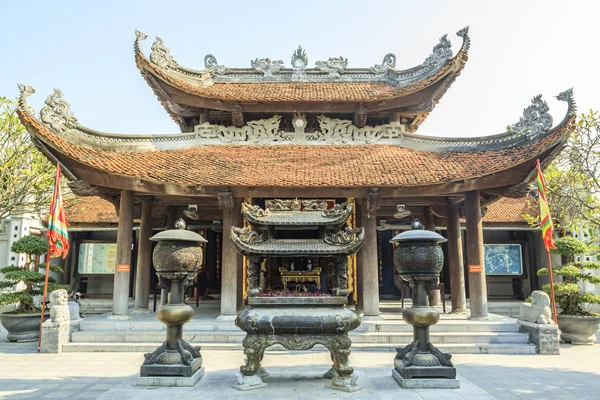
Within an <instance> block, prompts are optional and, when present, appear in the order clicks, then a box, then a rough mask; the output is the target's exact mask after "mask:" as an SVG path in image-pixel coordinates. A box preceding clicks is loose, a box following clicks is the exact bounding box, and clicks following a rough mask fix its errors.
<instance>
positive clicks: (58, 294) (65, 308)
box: [49, 289, 71, 323]
mask: <svg viewBox="0 0 600 400" xmlns="http://www.w3.org/2000/svg"><path fill="white" fill-rule="evenodd" d="M68 303H69V294H68V293H67V291H66V290H65V289H58V290H55V291H53V292H52V293H50V320H49V321H50V322H54V323H60V322H69V320H70V319H71V313H70V312H69V304H68Z"/></svg>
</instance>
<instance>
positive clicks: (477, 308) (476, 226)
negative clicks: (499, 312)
mask: <svg viewBox="0 0 600 400" xmlns="http://www.w3.org/2000/svg"><path fill="white" fill-rule="evenodd" d="M465 209H466V214H467V215H466V216H467V260H468V261H469V302H470V305H471V318H483V317H486V316H487V314H488V311H487V287H486V282H485V268H484V265H483V262H484V260H483V228H482V225H481V203H480V199H479V191H478V190H474V191H471V192H467V193H466V194H465Z"/></svg>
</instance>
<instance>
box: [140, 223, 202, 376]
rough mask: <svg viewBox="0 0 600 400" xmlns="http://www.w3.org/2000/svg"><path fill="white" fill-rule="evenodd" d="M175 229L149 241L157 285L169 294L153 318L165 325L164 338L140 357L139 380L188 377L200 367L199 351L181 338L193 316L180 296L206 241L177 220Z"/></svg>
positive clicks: (198, 263) (195, 270) (199, 261)
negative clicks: (159, 344) (159, 377)
mask: <svg viewBox="0 0 600 400" xmlns="http://www.w3.org/2000/svg"><path fill="white" fill-rule="evenodd" d="M175 226H176V227H177V228H178V229H170V230H166V231H163V232H160V233H158V234H156V235H154V236H153V237H151V238H150V240H151V241H154V242H158V244H157V245H156V247H155V248H154V252H153V254H152V262H153V264H154V268H155V269H156V275H157V276H158V279H159V282H160V285H161V286H162V287H163V288H166V289H167V290H168V291H169V296H168V301H167V304H165V305H163V306H160V307H159V308H158V310H157V312H156V317H157V318H158V319H159V320H160V321H161V322H163V323H164V324H165V325H167V335H166V336H167V337H166V341H165V342H164V343H163V344H162V345H161V346H159V347H158V348H157V349H156V350H155V351H154V352H153V353H148V354H145V355H144V357H145V360H144V363H143V364H142V367H141V368H140V376H141V377H148V376H169V377H173V376H181V377H191V376H192V375H194V374H195V373H196V372H197V371H198V370H199V369H200V368H201V367H202V356H201V355H200V348H199V347H193V346H192V345H190V344H189V343H187V342H186V341H185V340H183V339H182V336H183V325H184V324H185V323H186V322H189V321H190V320H191V319H192V318H193V316H194V310H193V309H192V307H190V306H188V305H187V304H185V303H184V298H183V295H184V292H185V289H186V287H187V286H189V285H190V284H191V283H193V281H194V278H195V277H196V275H197V274H198V272H199V271H200V269H201V268H202V247H201V244H202V243H206V240H205V239H204V238H203V237H202V236H201V235H199V234H197V233H195V232H192V231H188V230H185V223H184V222H183V220H181V219H180V220H178V221H177V223H176V225H175ZM196 375H198V374H196Z"/></svg>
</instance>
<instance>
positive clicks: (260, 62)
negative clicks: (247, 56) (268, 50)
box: [250, 58, 283, 77]
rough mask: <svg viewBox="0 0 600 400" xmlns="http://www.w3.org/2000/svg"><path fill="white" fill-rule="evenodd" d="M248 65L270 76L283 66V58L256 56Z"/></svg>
mask: <svg viewBox="0 0 600 400" xmlns="http://www.w3.org/2000/svg"><path fill="white" fill-rule="evenodd" d="M250 66H251V67H252V68H254V69H255V70H256V71H258V72H262V73H263V75H264V76H266V77H271V76H273V73H275V72H277V71H279V70H280V69H281V68H282V66H283V60H273V61H271V59H270V58H256V59H254V60H253V61H250Z"/></svg>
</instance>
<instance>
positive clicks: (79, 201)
mask: <svg viewBox="0 0 600 400" xmlns="http://www.w3.org/2000/svg"><path fill="white" fill-rule="evenodd" d="M529 200H530V202H531V203H532V205H531V206H532V207H531V208H529V205H528V203H527V201H528V198H527V197H523V198H517V199H513V198H506V197H503V198H501V199H499V200H498V201H495V202H494V203H492V204H490V205H489V206H488V208H487V212H486V214H485V215H484V217H483V223H491V224H494V225H499V224H526V221H525V219H524V218H523V216H522V215H523V214H531V215H536V213H537V207H535V203H534V201H533V200H532V199H529ZM65 211H66V213H67V219H68V220H69V223H70V224H71V225H73V224H90V225H92V224H116V223H118V222H119V217H118V216H117V211H116V209H115V206H114V205H113V204H112V203H111V202H109V201H107V200H104V199H103V198H102V197H98V196H89V197H80V196H77V197H75V198H73V199H71V200H69V201H67V202H66V204H65Z"/></svg>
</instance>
